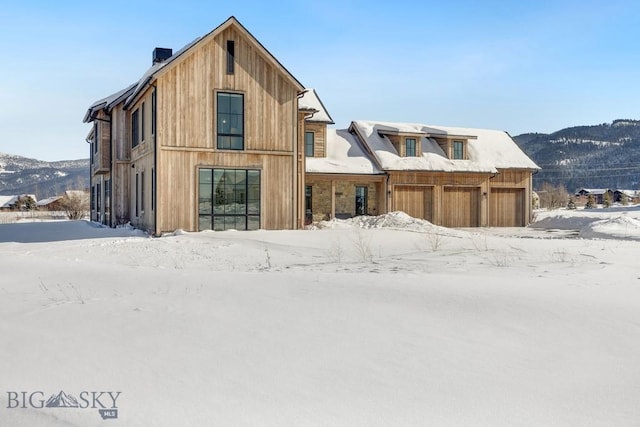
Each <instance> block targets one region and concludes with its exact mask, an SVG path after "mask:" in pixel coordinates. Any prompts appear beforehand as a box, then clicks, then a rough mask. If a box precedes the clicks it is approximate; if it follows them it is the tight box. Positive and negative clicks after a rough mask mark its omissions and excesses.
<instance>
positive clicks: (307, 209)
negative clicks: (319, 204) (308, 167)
mask: <svg viewBox="0 0 640 427" xmlns="http://www.w3.org/2000/svg"><path fill="white" fill-rule="evenodd" d="M304 222H305V224H311V223H312V222H313V186H311V185H306V186H305V187H304Z"/></svg>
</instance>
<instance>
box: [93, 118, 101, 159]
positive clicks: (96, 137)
mask: <svg viewBox="0 0 640 427" xmlns="http://www.w3.org/2000/svg"><path fill="white" fill-rule="evenodd" d="M99 140H100V123H98V122H97V121H96V122H93V152H94V154H98V141H99Z"/></svg>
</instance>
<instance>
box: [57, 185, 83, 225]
mask: <svg viewBox="0 0 640 427" xmlns="http://www.w3.org/2000/svg"><path fill="white" fill-rule="evenodd" d="M60 206H61V207H62V210H64V211H65V213H66V214H67V217H68V218H69V219H81V218H83V217H84V216H86V215H87V214H88V213H89V193H87V192H86V191H67V192H65V194H64V196H63V197H62V200H61V201H60Z"/></svg>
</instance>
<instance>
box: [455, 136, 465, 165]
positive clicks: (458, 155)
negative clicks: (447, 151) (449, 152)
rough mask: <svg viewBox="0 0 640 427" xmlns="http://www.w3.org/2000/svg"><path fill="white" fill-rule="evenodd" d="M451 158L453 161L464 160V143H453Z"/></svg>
mask: <svg viewBox="0 0 640 427" xmlns="http://www.w3.org/2000/svg"><path fill="white" fill-rule="evenodd" d="M453 158H454V159H455V160H462V159H464V143H463V142H462V141H453Z"/></svg>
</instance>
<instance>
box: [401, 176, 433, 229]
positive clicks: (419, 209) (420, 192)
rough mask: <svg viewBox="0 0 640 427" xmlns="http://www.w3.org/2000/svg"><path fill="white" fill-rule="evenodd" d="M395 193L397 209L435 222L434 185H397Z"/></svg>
mask: <svg viewBox="0 0 640 427" xmlns="http://www.w3.org/2000/svg"><path fill="white" fill-rule="evenodd" d="M393 194H394V196H393V197H394V202H393V204H394V206H395V210H398V211H402V212H404V213H406V214H407V215H410V216H412V217H414V218H421V219H426V220H427V221H429V222H433V187H430V186H418V185H397V186H396V187H395V190H394V192H393Z"/></svg>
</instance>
